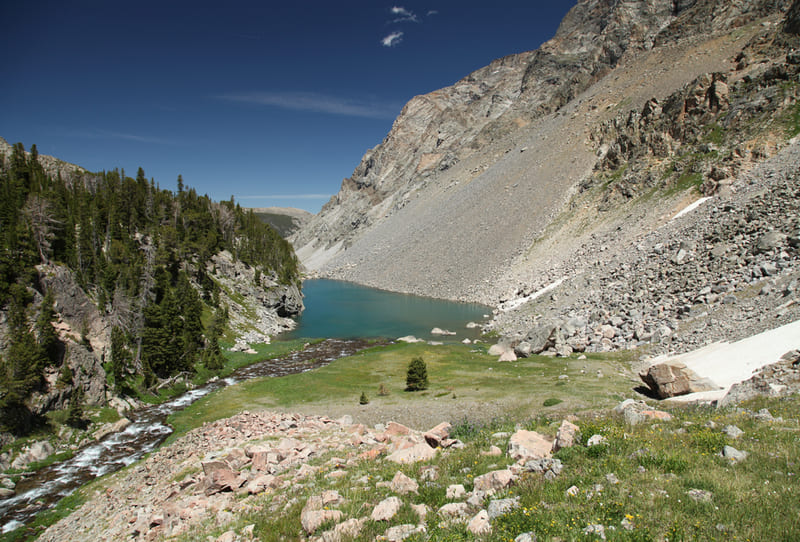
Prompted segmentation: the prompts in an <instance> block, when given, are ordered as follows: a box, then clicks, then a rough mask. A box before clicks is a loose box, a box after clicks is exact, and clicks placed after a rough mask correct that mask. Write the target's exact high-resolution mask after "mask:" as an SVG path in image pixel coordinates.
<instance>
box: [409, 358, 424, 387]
mask: <svg viewBox="0 0 800 542" xmlns="http://www.w3.org/2000/svg"><path fill="white" fill-rule="evenodd" d="M427 389H428V367H427V366H426V365H425V362H424V361H422V358H414V359H412V360H411V363H409V364H408V372H407V373H406V391H420V390H427Z"/></svg>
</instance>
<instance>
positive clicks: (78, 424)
mask: <svg viewBox="0 0 800 542" xmlns="http://www.w3.org/2000/svg"><path fill="white" fill-rule="evenodd" d="M67 412H68V413H67V425H69V426H71V427H75V428H78V429H84V428H85V427H86V425H87V424H86V421H85V420H84V419H83V388H81V387H80V385H78V386H75V389H74V390H73V392H72V396H71V397H70V398H69V409H68V411H67Z"/></svg>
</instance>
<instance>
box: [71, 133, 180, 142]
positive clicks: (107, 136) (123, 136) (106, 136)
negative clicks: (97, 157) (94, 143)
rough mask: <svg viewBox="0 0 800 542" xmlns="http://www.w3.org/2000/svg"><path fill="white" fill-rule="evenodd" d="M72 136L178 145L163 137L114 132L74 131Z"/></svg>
mask: <svg viewBox="0 0 800 542" xmlns="http://www.w3.org/2000/svg"><path fill="white" fill-rule="evenodd" d="M74 134H75V135H76V136H78V137H84V138H89V139H121V140H124V141H134V142H136V143H147V144H152V145H177V144H178V143H177V142H175V141H172V140H169V139H165V138H163V137H156V136H147V135H139V134H130V133H126V132H115V131H112V130H100V129H95V130H83V131H76V132H74Z"/></svg>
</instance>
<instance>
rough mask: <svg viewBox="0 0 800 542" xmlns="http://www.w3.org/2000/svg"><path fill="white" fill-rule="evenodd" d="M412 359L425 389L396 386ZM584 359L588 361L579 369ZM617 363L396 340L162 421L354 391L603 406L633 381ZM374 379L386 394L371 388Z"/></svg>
mask: <svg viewBox="0 0 800 542" xmlns="http://www.w3.org/2000/svg"><path fill="white" fill-rule="evenodd" d="M415 357H422V358H423V360H424V361H425V363H426V365H427V369H428V380H429V382H430V387H429V389H428V390H426V392H406V391H404V389H405V385H406V371H407V368H408V364H409V362H410V360H411V359H413V358H415ZM587 364H588V365H587ZM585 365H587V367H588V366H591V367H590V369H587V371H586V374H581V370H583V367H584V366H585ZM623 365H624V363H623V362H620V361H616V360H613V361H612V360H601V359H596V360H583V361H581V360H577V359H575V358H572V359H554V358H550V357H539V356H533V357H531V358H529V359H523V360H519V361H517V362H514V363H498V362H497V358H496V357H493V356H488V355H487V354H486V353H485V347H483V348H475V347H470V346H466V345H462V344H453V345H443V346H430V345H427V344H419V343H418V344H403V343H400V344H393V345H388V346H378V347H374V348H370V349H367V350H365V351H362V352H360V353H358V354H356V355H354V356H350V357H347V358H342V359H339V360H336V361H334V362H333V363H331V364H330V365H327V366H325V367H321V368H319V369H316V370H314V371H309V372H305V373H300V374H295V375H289V376H285V377H281V378H264V379H254V380H251V381H248V382H243V383H241V384H239V385H236V386H230V387H227V388H224V389H222V390H220V391H219V392H217V393H215V394H213V395H211V396H207V397H204V398H202V399H200V400H199V401H197V402H196V403H194V404H192V405H190V406H189V407H187V408H186V409H185V410H183V411H181V412H178V413H176V414H174V415H173V416H171V417H170V419H169V423H170V424H171V425H172V426H173V427H175V429H176V434H181V433H182V432H184V431H187V430H189V429H192V428H194V427H197V426H199V425H202V424H203V423H205V422H209V421H213V420H217V419H220V418H224V417H228V416H232V415H234V414H236V413H237V412H240V411H242V410H256V409H281V410H291V409H292V408H294V407H299V406H302V405H326V404H353V405H356V404H357V403H358V399H359V395H360V393H361V391H366V392H367V393H368V395H369V396H370V405H372V406H375V405H381V404H386V405H398V404H400V405H402V404H404V403H416V405H415V406H419V405H420V404H421V403H424V402H425V401H436V400H453V399H450V398H449V397H446V396H450V397H452V396H453V395H455V397H456V399H454V400H457V401H475V402H482V401H504V402H506V403H515V404H516V405H517V407H518V408H517V411H518V412H529V411H530V410H531V409H539V408H541V405H542V401H543V398H542V397H552V398H557V399H559V400H561V401H563V404H562V405H561V407H563V408H573V409H584V408H590V407H593V406H602V405H608V404H611V403H612V402H613V401H614V399H613V397H616V395H615V394H617V395H618V394H619V393H625V392H626V391H629V390H630V389H631V388H632V387H633V386H634V385H635V384H632V383H631V381H630V380H629V379H628V378H623V377H620V376H618V375H617V373H619V371H620V369H621V368H622V367H623ZM597 369H601V370H602V371H603V372H604V373H605V374H607V375H614V376H608V377H606V378H603V379H598V378H596V377H595V376H594V373H595V372H596V371H597ZM565 373H566V374H569V375H570V378H569V379H568V381H566V382H564V381H559V380H558V376H559V375H561V374H565ZM559 383H560V384H562V386H559V387H558V388H557V389H558V391H557V392H556V391H555V390H554V386H555V385H556V384H559ZM381 384H383V385H384V386H385V388H386V390H387V391H388V392H389V395H386V396H380V395H379V394H378V393H377V391H378V389H379V387H380V385H381ZM545 394H546V395H545Z"/></svg>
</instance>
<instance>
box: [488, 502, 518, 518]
mask: <svg viewBox="0 0 800 542" xmlns="http://www.w3.org/2000/svg"><path fill="white" fill-rule="evenodd" d="M517 508H519V497H514V498H510V499H494V500H491V501H489V506H488V507H487V509H486V511H487V512H488V514H489V519H495V518H498V517H500V516H502V515H503V514H508V513H509V512H511V511H512V510H515V509H517Z"/></svg>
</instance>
